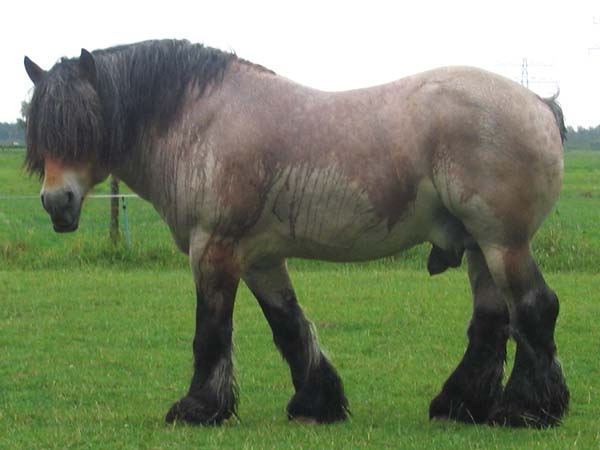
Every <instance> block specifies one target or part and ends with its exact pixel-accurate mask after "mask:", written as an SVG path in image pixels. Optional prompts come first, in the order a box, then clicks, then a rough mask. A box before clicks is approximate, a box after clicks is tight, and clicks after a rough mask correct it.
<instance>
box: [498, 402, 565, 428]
mask: <svg viewBox="0 0 600 450" xmlns="http://www.w3.org/2000/svg"><path fill="white" fill-rule="evenodd" d="M561 422H562V420H561V418H560V417H554V416H551V415H548V414H546V413H544V412H537V413H533V412H530V411H525V410H522V409H520V408H515V407H513V406H511V405H502V404H500V405H498V406H497V407H495V408H494V410H493V411H492V413H491V414H490V418H489V423H490V425H499V426H504V427H514V428H548V427H554V426H557V425H560V424H561Z"/></svg>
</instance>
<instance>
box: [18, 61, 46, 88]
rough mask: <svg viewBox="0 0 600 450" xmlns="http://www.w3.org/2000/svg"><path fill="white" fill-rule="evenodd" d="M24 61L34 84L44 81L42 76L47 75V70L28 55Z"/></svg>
mask: <svg viewBox="0 0 600 450" xmlns="http://www.w3.org/2000/svg"><path fill="white" fill-rule="evenodd" d="M23 62H24V63H25V71H26V72H27V75H29V78H31V81H33V84H38V83H39V82H40V81H42V78H44V77H45V76H46V71H45V70H44V69H42V68H41V67H40V66H38V65H37V64H36V63H34V62H33V61H32V60H30V59H29V58H28V57H27V56H26V57H25V60H24V61H23Z"/></svg>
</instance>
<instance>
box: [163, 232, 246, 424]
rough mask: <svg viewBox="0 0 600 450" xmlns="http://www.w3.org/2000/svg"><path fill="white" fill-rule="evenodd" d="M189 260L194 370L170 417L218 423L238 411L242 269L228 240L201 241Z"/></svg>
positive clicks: (195, 422)
mask: <svg viewBox="0 0 600 450" xmlns="http://www.w3.org/2000/svg"><path fill="white" fill-rule="evenodd" d="M196 255H198V256H196ZM190 262H191V265H192V269H193V271H194V275H195V279H196V294H197V303H196V333H195V335H194V343H193V350H194V375H193V376H192V381H191V385H190V388H189V391H188V393H187V395H186V396H185V397H183V398H182V399H181V400H180V401H178V402H176V403H175V404H174V405H173V406H172V407H171V409H170V410H169V412H168V413H167V416H166V421H167V422H169V423H171V422H174V421H176V420H181V421H184V422H188V423H191V424H197V425H218V424H220V423H221V422H222V421H223V420H226V419H228V418H229V417H231V415H232V414H235V411H236V391H237V390H236V385H235V380H234V375H233V362H232V358H231V350H232V344H231V338H232V332H233V321H232V319H233V304H234V299H235V293H236V290H237V286H238V283H239V269H238V266H237V264H236V262H235V258H234V256H233V249H232V247H231V246H230V245H226V244H224V243H215V242H210V243H209V244H208V245H205V243H202V244H199V245H198V246H197V247H196V248H194V249H193V250H192V252H191V254H190Z"/></svg>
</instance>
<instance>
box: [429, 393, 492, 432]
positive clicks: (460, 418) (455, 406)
mask: <svg viewBox="0 0 600 450" xmlns="http://www.w3.org/2000/svg"><path fill="white" fill-rule="evenodd" d="M488 411H489V408H486V407H481V406H479V407H468V406H467V405H466V404H465V403H464V401H462V400H461V399H459V398H451V397H450V396H449V395H447V394H446V392H445V391H442V392H441V393H440V394H439V395H438V396H437V397H436V398H434V399H433V400H432V401H431V404H430V405H429V419H430V420H432V419H449V420H454V421H457V422H464V423H469V424H474V423H484V422H486V420H487V418H488Z"/></svg>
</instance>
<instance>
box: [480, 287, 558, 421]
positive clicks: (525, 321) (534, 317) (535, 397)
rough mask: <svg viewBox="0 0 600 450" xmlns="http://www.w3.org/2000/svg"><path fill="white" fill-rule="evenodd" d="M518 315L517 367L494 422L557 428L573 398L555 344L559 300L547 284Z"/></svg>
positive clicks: (515, 332) (529, 298) (530, 296)
mask: <svg viewBox="0 0 600 450" xmlns="http://www.w3.org/2000/svg"><path fill="white" fill-rule="evenodd" d="M514 316H515V317H514V319H513V325H512V329H511V333H512V336H513V338H514V339H515V341H516V343H517V350H516V354H515V364H514V367H513V371H512V373H511V376H510V379H509V380H508V383H507V385H506V388H505V390H504V393H503V396H502V399H501V401H500V402H499V403H498V405H497V406H496V407H495V408H494V411H493V412H492V414H491V418H490V420H491V422H493V423H497V424H501V425H510V426H526V427H547V426H553V425H557V424H559V423H560V422H561V419H562V417H563V415H564V414H565V413H566V411H567V408H568V404H569V396H570V395H569V390H568V388H567V385H566V382H565V379H564V377H563V374H562V370H561V367H560V364H559V363H558V361H557V359H556V346H555V344H554V327H555V323H556V318H557V316H558V298H557V297H556V295H555V294H554V292H552V290H551V289H550V288H548V287H547V286H546V285H545V284H544V285H543V286H542V287H540V288H538V289H534V290H532V291H530V292H529V293H527V294H526V295H525V296H524V297H523V300H522V301H521V302H520V303H519V305H518V306H517V307H516V309H515V314H514Z"/></svg>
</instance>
